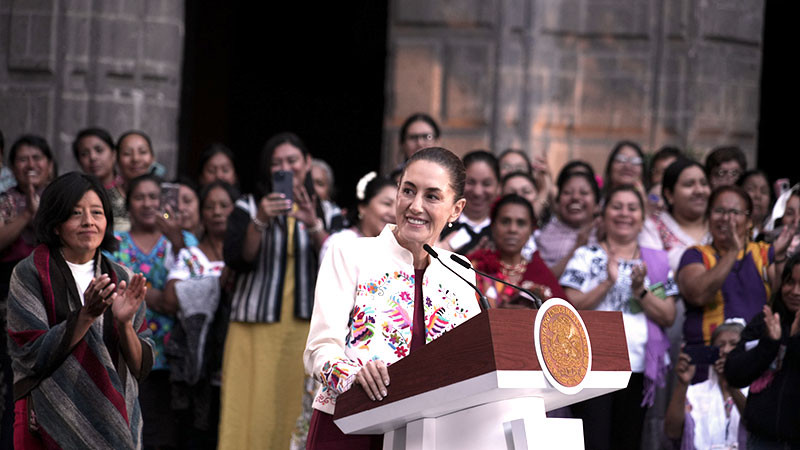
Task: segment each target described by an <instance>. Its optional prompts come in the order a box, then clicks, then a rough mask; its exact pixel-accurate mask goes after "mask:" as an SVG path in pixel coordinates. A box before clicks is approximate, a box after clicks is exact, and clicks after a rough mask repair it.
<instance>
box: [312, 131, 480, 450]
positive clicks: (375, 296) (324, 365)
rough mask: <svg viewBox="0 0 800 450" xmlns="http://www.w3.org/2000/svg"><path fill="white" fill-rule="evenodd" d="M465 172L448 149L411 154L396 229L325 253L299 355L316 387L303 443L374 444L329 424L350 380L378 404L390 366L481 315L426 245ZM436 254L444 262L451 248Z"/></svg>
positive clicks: (455, 200)
mask: <svg viewBox="0 0 800 450" xmlns="http://www.w3.org/2000/svg"><path fill="white" fill-rule="evenodd" d="M465 178H466V176H465V171H464V165H463V164H462V162H461V160H460V159H459V158H458V157H457V156H456V155H454V154H453V153H451V152H450V151H448V150H445V149H443V148H439V147H431V148H427V149H424V150H421V151H419V152H417V153H415V154H414V155H413V156H412V157H411V158H410V159H409V160H408V164H406V166H405V169H404V170H403V173H402V175H401V177H400V183H399V190H398V193H397V225H387V226H386V228H384V230H383V232H382V233H381V234H380V235H379V236H377V237H373V238H359V239H356V240H353V241H348V242H346V243H342V245H340V246H337V245H333V246H331V248H330V249H329V250H328V252H327V253H326V254H325V257H324V259H323V260H322V265H321V267H320V271H319V276H318V277H317V286H316V296H315V300H314V313H313V315H312V317H311V328H310V331H309V334H308V341H307V343H306V350H305V353H304V355H303V359H304V362H305V368H306V372H307V373H308V374H310V375H312V376H313V377H314V378H315V379H317V380H318V381H320V382H321V383H322V387H321V388H320V390H319V391H318V393H317V396H316V398H315V399H314V414H313V416H312V418H311V424H310V426H309V432H308V441H307V448H309V449H318V448H325V449H338V448H342V449H344V448H346V449H357V448H381V446H382V441H383V436H381V435H372V436H370V435H345V434H343V433H342V432H341V431H340V430H339V428H338V427H337V426H336V425H335V424H334V423H333V412H334V408H335V404H336V397H337V396H338V395H339V394H341V393H343V392H345V391H347V390H348V389H350V388H351V387H352V385H353V384H354V383H355V384H358V385H360V386H361V389H364V390H365V391H366V393H367V396H368V397H369V398H370V399H372V400H373V401H376V402H380V401H382V400H383V399H384V398H385V397H386V396H387V395H391V387H390V386H389V381H390V380H389V375H388V372H387V369H386V367H387V366H388V365H390V364H392V363H394V362H396V361H398V360H399V359H401V358H403V357H404V356H407V355H408V354H409V353H410V352H413V351H414V350H416V349H417V348H419V347H421V346H423V345H425V343H427V342H430V341H432V340H434V339H436V338H437V337H439V336H440V335H442V334H443V333H444V332H446V331H448V330H450V329H452V328H454V327H455V326H457V325H459V324H461V323H463V322H465V321H466V320H467V319H469V318H470V317H472V316H474V315H475V314H477V313H478V312H479V311H480V308H479V305H478V302H477V300H476V298H475V292H474V291H473V290H472V288H470V287H469V286H468V285H467V284H466V283H464V282H463V281H462V280H460V279H458V278H457V277H456V276H455V275H454V274H452V273H451V272H450V271H449V270H447V269H446V268H445V267H443V266H442V264H441V263H439V262H436V261H432V260H431V258H430V257H429V256H428V253H427V252H426V251H425V250H424V249H423V246H424V245H425V244H428V245H433V243H434V242H436V240H437V238H438V237H439V235H440V233H441V232H442V229H444V227H445V226H447V225H448V224H450V223H452V222H454V221H455V220H456V219H457V218H458V216H459V214H461V211H462V210H463V209H464V204H465V202H466V200H464V183H465ZM437 252H438V253H439V254H440V255H441V258H442V259H443V260H449V258H446V257H447V256H449V253H448V252H446V251H445V250H441V249H437ZM456 266H457V265H456V264H453V269H454V270H457V271H459V272H460V273H461V275H462V276H464V277H465V278H467V277H469V278H468V279H470V280H472V281H474V280H475V275H474V274H473V273H471V272H469V271H467V270H466V269H464V268H461V267H456Z"/></svg>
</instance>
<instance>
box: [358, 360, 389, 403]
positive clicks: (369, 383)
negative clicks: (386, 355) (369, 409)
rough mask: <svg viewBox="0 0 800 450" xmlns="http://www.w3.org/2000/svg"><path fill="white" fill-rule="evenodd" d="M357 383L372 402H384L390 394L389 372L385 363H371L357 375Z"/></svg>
mask: <svg viewBox="0 0 800 450" xmlns="http://www.w3.org/2000/svg"><path fill="white" fill-rule="evenodd" d="M356 382H358V384H360V385H361V387H362V388H364V391H365V392H366V393H367V396H368V397H369V398H370V400H372V401H375V400H383V398H384V397H386V395H387V394H388V393H387V391H386V388H387V387H388V386H389V371H388V370H387V369H386V363H384V362H383V361H369V362H368V363H367V364H365V365H364V367H362V368H361V370H359V371H358V373H357V374H356Z"/></svg>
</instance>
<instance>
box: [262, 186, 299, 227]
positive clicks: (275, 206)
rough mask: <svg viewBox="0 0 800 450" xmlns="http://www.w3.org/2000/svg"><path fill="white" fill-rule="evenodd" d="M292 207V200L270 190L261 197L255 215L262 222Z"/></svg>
mask: <svg viewBox="0 0 800 450" xmlns="http://www.w3.org/2000/svg"><path fill="white" fill-rule="evenodd" d="M291 209H292V201H291V200H289V199H288V198H286V196H285V195H284V194H282V193H280V192H272V193H270V194H268V195H266V196H265V197H262V198H261V200H260V201H259V202H258V212H257V217H258V219H259V220H261V221H262V222H265V223H266V222H267V221H269V220H271V219H273V218H275V217H277V216H280V215H283V214H286V212H287V211H289V210H291Z"/></svg>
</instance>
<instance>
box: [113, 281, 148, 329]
mask: <svg viewBox="0 0 800 450" xmlns="http://www.w3.org/2000/svg"><path fill="white" fill-rule="evenodd" d="M146 293H147V280H145V278H144V275H142V274H140V273H137V274H136V275H134V276H133V277H132V278H131V281H130V283H126V282H125V281H122V282H121V283H120V284H119V289H118V290H117V292H116V293H114V295H113V297H112V306H111V312H112V313H113V314H114V320H116V321H117V323H121V324H127V323H130V322H131V321H133V316H134V315H135V314H136V311H138V310H139V307H140V306H141V304H142V302H143V301H144V296H145V294H146Z"/></svg>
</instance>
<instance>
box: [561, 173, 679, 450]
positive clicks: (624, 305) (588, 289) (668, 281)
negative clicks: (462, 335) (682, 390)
mask: <svg viewBox="0 0 800 450" xmlns="http://www.w3.org/2000/svg"><path fill="white" fill-rule="evenodd" d="M602 218H603V225H604V227H605V230H606V236H605V239H603V240H602V241H601V242H600V243H599V244H598V245H589V246H585V247H581V248H579V249H577V250H576V251H575V254H574V256H573V257H572V259H571V260H570V261H569V263H568V264H567V268H566V269H565V270H564V275H562V277H561V285H562V286H564V290H565V291H566V293H567V297H569V300H570V302H571V303H572V304H573V305H575V307H576V308H577V309H593V310H600V311H621V312H622V319H623V322H624V323H625V337H626V339H627V343H628V355H629V357H630V364H631V371H632V372H633V374H632V375H631V379H630V382H629V384H628V387H627V388H626V389H624V390H621V391H617V392H614V393H613V394H610V395H604V396H601V397H597V398H593V399H591V400H587V401H585V402H581V403H577V404H574V405H572V412H573V414H575V416H576V417H579V418H581V419H583V426H584V438H585V439H586V447H587V448H613V449H625V448H639V445H640V443H641V435H642V426H643V421H644V415H645V412H646V411H647V407H648V406H649V405H651V404H652V401H653V399H654V395H655V387H656V386H659V385H663V383H664V381H665V379H666V358H665V356H666V353H667V351H668V350H669V341H668V340H667V336H666V334H665V333H664V331H663V328H664V327H668V326H670V325H671V324H672V322H673V320H675V299H674V296H675V295H677V293H678V291H677V289H676V286H675V281H674V279H673V276H672V271H671V270H670V269H669V264H668V262H667V254H666V252H664V251H663V250H654V249H650V248H646V247H640V246H639V243H638V236H639V232H640V231H641V229H642V222H643V220H644V199H642V197H641V195H640V194H639V189H638V188H636V187H634V186H632V185H621V186H617V187H615V188H612V189H611V190H610V191H609V193H608V197H607V199H606V203H605V205H604V207H603V216H602Z"/></svg>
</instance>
